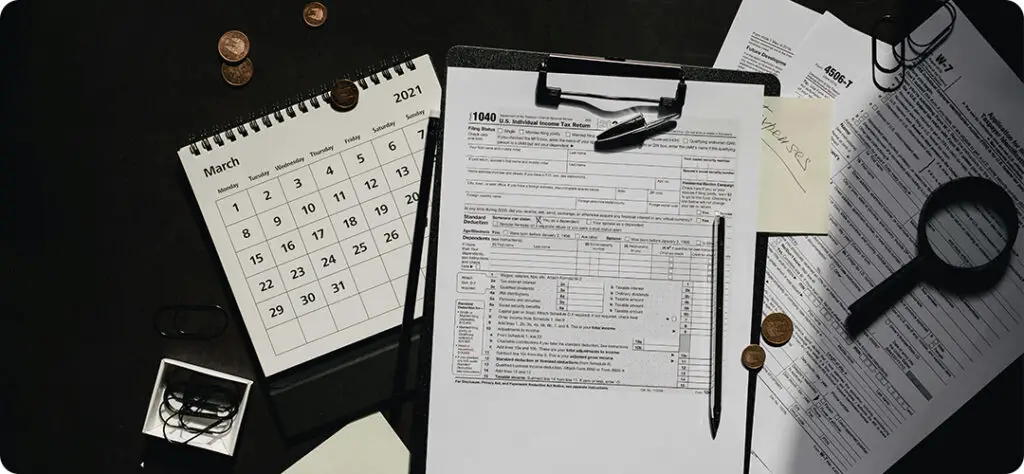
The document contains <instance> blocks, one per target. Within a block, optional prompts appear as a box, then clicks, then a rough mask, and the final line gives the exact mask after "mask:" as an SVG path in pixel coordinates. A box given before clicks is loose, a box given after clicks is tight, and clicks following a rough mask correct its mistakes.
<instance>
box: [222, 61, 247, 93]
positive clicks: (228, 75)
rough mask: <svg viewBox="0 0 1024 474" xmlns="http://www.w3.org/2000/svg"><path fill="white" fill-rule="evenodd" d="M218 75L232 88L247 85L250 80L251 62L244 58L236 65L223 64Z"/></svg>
mask: <svg viewBox="0 0 1024 474" xmlns="http://www.w3.org/2000/svg"><path fill="white" fill-rule="evenodd" d="M220 75H221V77H223V78H224V82H227V83H228V84H231V85H233V86H244V85H246V84H248V83H249V80H250V79H252V60H251V59H249V58H245V61H242V62H240V63H238V64H234V65H232V64H224V63H222V64H221V65H220Z"/></svg>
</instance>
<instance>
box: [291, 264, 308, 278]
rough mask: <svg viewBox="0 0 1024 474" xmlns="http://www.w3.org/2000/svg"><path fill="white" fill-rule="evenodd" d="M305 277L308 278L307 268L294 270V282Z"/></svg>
mask: <svg viewBox="0 0 1024 474" xmlns="http://www.w3.org/2000/svg"><path fill="white" fill-rule="evenodd" d="M304 276H306V269H305V268H302V267H298V268H293V269H292V280H298V279H299V278H302V277H304Z"/></svg>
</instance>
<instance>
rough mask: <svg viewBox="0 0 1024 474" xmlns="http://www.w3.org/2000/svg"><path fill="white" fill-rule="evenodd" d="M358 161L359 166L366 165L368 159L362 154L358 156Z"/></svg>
mask: <svg viewBox="0 0 1024 474" xmlns="http://www.w3.org/2000/svg"><path fill="white" fill-rule="evenodd" d="M356 161H358V162H359V164H363V163H366V158H363V154H362V153H360V154H358V155H356Z"/></svg>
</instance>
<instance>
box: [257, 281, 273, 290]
mask: <svg viewBox="0 0 1024 474" xmlns="http://www.w3.org/2000/svg"><path fill="white" fill-rule="evenodd" d="M273 287H274V280H271V279H269V278H267V279H266V280H264V281H261V282H260V291H267V290H269V289H271V288H273Z"/></svg>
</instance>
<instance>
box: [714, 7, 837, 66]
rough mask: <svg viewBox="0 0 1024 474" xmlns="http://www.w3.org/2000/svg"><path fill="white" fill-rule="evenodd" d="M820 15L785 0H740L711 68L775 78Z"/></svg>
mask: <svg viewBox="0 0 1024 474" xmlns="http://www.w3.org/2000/svg"><path fill="white" fill-rule="evenodd" d="M819 18H821V14H820V13H818V12H816V11H814V10H811V9H809V8H807V7H805V6H803V5H800V4H798V3H795V2H791V1H789V0H743V3H742V4H740V9H739V12H737V13H736V18H735V19H733V21H732V26H731V27H729V34H728V35H726V37H725V43H723V44H722V49H721V50H720V51H719V52H718V58H717V59H716V60H715V67H716V68H721V69H738V70H740V71H755V72H767V73H770V74H774V75H776V76H777V75H779V73H780V72H781V71H782V69H783V68H784V67H785V66H786V64H787V63H788V62H789V60H790V58H792V57H793V52H794V50H795V49H796V48H797V46H798V45H799V44H800V41H801V40H802V39H803V38H804V36H806V35H807V33H808V32H809V31H810V30H811V28H812V27H813V26H814V24H815V23H816V22H817V21H818V19H819Z"/></svg>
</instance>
